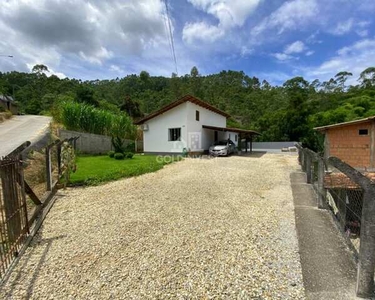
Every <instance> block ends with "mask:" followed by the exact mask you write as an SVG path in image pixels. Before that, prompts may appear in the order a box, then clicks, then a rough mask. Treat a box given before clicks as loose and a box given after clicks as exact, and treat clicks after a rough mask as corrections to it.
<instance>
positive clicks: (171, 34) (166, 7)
mask: <svg viewBox="0 0 375 300" xmlns="http://www.w3.org/2000/svg"><path fill="white" fill-rule="evenodd" d="M164 4H165V12H166V14H167V24H168V29H169V38H170V45H171V47H172V55H173V60H174V65H175V68H176V74H177V75H178V69H177V59H176V51H175V48H174V40H173V33H172V25H171V18H170V17H169V8H168V0H164Z"/></svg>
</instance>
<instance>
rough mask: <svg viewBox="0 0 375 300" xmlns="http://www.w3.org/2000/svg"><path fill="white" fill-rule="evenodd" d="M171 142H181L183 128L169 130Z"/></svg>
mask: <svg viewBox="0 0 375 300" xmlns="http://www.w3.org/2000/svg"><path fill="white" fill-rule="evenodd" d="M169 141H172V142H174V141H181V128H169Z"/></svg>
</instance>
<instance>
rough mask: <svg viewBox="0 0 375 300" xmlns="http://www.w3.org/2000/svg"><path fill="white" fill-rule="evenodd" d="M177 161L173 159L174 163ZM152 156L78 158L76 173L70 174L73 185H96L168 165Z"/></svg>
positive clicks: (166, 162) (153, 170)
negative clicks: (120, 158)
mask: <svg viewBox="0 0 375 300" xmlns="http://www.w3.org/2000/svg"><path fill="white" fill-rule="evenodd" d="M176 160H179V159H176V158H174V161H176ZM168 163H169V160H167V161H159V160H158V159H157V156H154V155H134V157H133V158H131V159H124V160H116V159H114V158H110V157H109V156H107V155H106V156H104V155H103V156H78V157H77V171H76V172H75V173H72V175H71V177H70V182H71V184H73V185H97V184H100V183H104V182H107V181H112V180H117V179H120V178H125V177H132V176H138V175H141V174H145V173H150V172H155V171H157V170H160V169H162V168H163V166H164V165H166V164H168Z"/></svg>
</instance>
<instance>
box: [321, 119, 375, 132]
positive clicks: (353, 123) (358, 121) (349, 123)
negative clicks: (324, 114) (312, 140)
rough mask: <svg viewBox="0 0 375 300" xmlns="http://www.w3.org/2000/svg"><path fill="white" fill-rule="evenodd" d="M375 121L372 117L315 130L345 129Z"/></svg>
mask: <svg viewBox="0 0 375 300" xmlns="http://www.w3.org/2000/svg"><path fill="white" fill-rule="evenodd" d="M374 120H375V116H372V117H368V118H365V119H359V120H354V121H349V122H342V123H336V124H332V125H327V126H320V127H315V128H314V130H316V131H326V130H328V129H331V128H338V127H345V126H350V125H356V124H361V123H367V122H370V121H374Z"/></svg>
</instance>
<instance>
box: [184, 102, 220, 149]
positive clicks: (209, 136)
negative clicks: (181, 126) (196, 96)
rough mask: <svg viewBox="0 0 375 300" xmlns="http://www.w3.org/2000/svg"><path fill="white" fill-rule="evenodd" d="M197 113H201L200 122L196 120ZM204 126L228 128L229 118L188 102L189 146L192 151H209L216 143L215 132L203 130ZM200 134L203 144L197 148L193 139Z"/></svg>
mask: <svg viewBox="0 0 375 300" xmlns="http://www.w3.org/2000/svg"><path fill="white" fill-rule="evenodd" d="M196 111H199V121H196V119H195V112H196ZM203 125H208V126H216V127H226V125H227V118H226V117H224V116H222V115H219V114H218V113H215V112H213V111H211V110H208V109H206V108H204V107H202V106H199V105H196V104H194V103H191V102H187V129H188V136H187V138H188V139H187V144H188V147H189V149H191V150H192V151H203V150H208V148H209V147H210V145H211V144H212V143H213V142H214V139H215V133H214V130H209V129H204V128H202V126H203ZM198 134H200V141H201V143H200V147H198V148H196V147H194V145H193V144H192V138H194V136H195V135H198Z"/></svg>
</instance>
